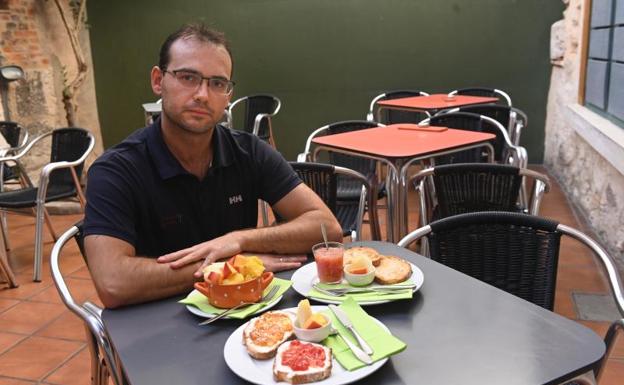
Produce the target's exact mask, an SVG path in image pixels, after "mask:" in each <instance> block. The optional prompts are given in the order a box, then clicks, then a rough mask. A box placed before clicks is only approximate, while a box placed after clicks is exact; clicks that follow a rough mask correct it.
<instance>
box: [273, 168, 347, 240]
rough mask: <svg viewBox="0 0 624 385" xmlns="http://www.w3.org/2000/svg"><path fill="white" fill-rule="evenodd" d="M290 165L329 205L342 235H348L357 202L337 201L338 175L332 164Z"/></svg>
mask: <svg viewBox="0 0 624 385" xmlns="http://www.w3.org/2000/svg"><path fill="white" fill-rule="evenodd" d="M290 165H291V166H292V168H293V169H294V170H295V172H296V173H297V175H299V178H301V180H302V181H303V183H305V184H306V185H307V186H308V187H310V189H312V191H314V192H315V193H316V194H317V195H318V196H319V197H320V198H321V200H322V201H323V202H325V204H326V205H327V207H329V209H330V210H331V212H332V213H333V214H334V216H335V217H336V219H338V223H340V226H341V227H342V232H343V235H345V236H347V235H350V234H351V231H352V230H353V229H354V228H355V224H356V221H357V208H358V202H354V203H353V202H338V200H337V191H338V178H337V176H338V175H337V174H336V169H335V168H334V166H333V165H331V164H324V163H298V162H290ZM276 215H277V214H276ZM278 221H279V220H278Z"/></svg>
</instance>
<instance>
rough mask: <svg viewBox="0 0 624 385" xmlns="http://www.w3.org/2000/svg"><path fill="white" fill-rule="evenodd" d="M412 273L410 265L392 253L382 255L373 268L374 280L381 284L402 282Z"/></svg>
mask: <svg viewBox="0 0 624 385" xmlns="http://www.w3.org/2000/svg"><path fill="white" fill-rule="evenodd" d="M411 275H412V265H410V264H409V262H407V261H406V260H404V259H402V258H399V257H395V256H393V255H384V256H383V257H382V258H381V262H380V263H379V266H377V267H376V268H375V281H376V282H377V283H380V284H382V285H392V284H395V283H399V282H403V281H405V280H406V279H408V278H409V277H410V276H411Z"/></svg>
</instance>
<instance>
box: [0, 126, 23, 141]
mask: <svg viewBox="0 0 624 385" xmlns="http://www.w3.org/2000/svg"><path fill="white" fill-rule="evenodd" d="M0 134H2V136H3V137H4V139H5V140H6V142H7V143H8V145H9V146H11V147H19V145H20V138H21V134H22V127H21V126H20V125H19V124H17V123H16V122H9V121H0Z"/></svg>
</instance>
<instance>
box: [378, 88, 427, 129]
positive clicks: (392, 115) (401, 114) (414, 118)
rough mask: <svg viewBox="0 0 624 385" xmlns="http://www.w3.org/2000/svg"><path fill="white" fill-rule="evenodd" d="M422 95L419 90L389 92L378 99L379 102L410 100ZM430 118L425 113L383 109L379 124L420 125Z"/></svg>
mask: <svg viewBox="0 0 624 385" xmlns="http://www.w3.org/2000/svg"><path fill="white" fill-rule="evenodd" d="M421 95H422V93H421V91H419V90H396V91H388V92H386V93H385V96H384V97H382V98H380V99H378V100H377V101H381V100H390V99H400V98H409V97H412V96H421ZM428 117H429V116H428V115H427V114H426V113H424V112H417V111H403V110H395V109H383V110H382V111H381V115H380V117H379V123H383V124H395V123H418V122H420V121H421V120H423V119H427V118H428Z"/></svg>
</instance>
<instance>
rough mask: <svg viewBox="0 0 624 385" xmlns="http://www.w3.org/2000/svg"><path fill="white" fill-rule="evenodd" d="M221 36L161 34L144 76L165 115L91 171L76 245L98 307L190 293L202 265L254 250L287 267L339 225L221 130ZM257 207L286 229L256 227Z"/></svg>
mask: <svg viewBox="0 0 624 385" xmlns="http://www.w3.org/2000/svg"><path fill="white" fill-rule="evenodd" d="M231 76H232V56H231V53H230V50H229V48H228V45H227V42H226V40H225V38H224V36H223V34H222V33H220V32H216V31H213V30H210V29H208V28H206V27H204V26H202V25H188V26H185V27H183V28H181V29H180V30H178V31H177V32H175V33H173V34H172V35H170V36H169V37H168V38H167V39H166V40H165V42H164V43H163V45H162V47H161V51H160V60H159V65H158V66H157V67H154V68H153V69H152V72H151V84H152V90H153V91H154V93H155V94H156V95H158V96H160V97H161V98H162V113H161V116H160V118H159V119H157V120H156V121H155V122H154V124H152V125H150V126H148V127H145V128H143V129H140V130H138V131H136V132H134V133H133V134H132V135H130V136H129V137H128V138H127V139H125V140H124V141H123V142H122V143H120V144H118V145H117V146H115V147H113V148H111V149H109V150H108V151H107V152H106V153H104V154H103V155H102V156H101V157H100V158H99V159H98V160H97V161H96V162H95V163H94V164H93V165H92V166H91V168H90V170H89V179H88V188H87V202H88V203H87V208H86V213H85V222H84V234H85V249H86V254H87V259H88V262H89V269H90V271H91V275H92V276H93V280H94V283H95V286H96V288H97V291H98V294H99V296H100V299H101V300H102V302H103V303H104V305H105V306H106V307H109V308H113V307H118V306H123V305H127V304H131V303H137V302H144V301H149V300H154V299H159V298H164V297H168V296H172V295H175V294H179V293H183V292H188V291H190V290H191V288H192V286H193V282H194V281H195V280H197V279H202V269H203V267H205V266H206V265H207V264H209V263H212V262H215V261H217V260H220V259H224V258H228V257H230V256H232V255H235V254H238V253H242V252H251V253H254V254H258V253H260V254H261V258H262V259H263V260H264V263H265V266H266V267H267V268H268V269H269V270H274V271H277V270H283V269H290V268H296V267H298V266H300V265H301V263H302V262H303V261H305V253H307V252H309V251H310V249H311V247H312V245H313V244H315V243H318V242H320V241H321V231H320V223H325V225H326V226H327V228H328V230H329V236H330V238H331V239H332V240H338V241H340V240H341V239H342V232H341V229H340V225H339V224H338V222H337V221H336V219H335V218H334V216H333V215H332V214H331V212H330V210H329V209H328V208H327V207H326V206H325V205H324V204H323V202H322V201H321V199H320V198H319V197H318V196H316V195H315V194H314V192H312V191H311V190H310V189H309V188H308V187H307V186H305V185H304V184H303V183H301V181H300V180H299V178H298V177H297V176H296V174H295V173H294V171H293V170H292V168H290V166H289V165H288V163H287V162H286V161H285V160H284V158H283V157H282V156H281V155H280V154H279V153H277V152H276V151H275V150H273V149H272V148H271V147H270V146H269V145H268V144H266V143H265V142H263V141H262V140H260V139H259V138H257V137H254V136H253V135H250V134H247V133H244V132H239V131H233V130H230V129H227V128H225V127H223V126H222V125H220V124H219V122H220V121H221V118H222V117H223V114H224V110H225V108H226V107H227V105H228V103H229V101H230V98H231V96H232V91H233V88H234V82H233V81H232V80H231ZM258 199H263V200H265V201H267V202H269V203H270V204H271V205H272V207H273V209H274V210H275V211H276V212H277V213H278V214H279V215H280V217H282V218H284V219H285V220H286V222H285V223H283V224H280V225H277V226H272V227H265V228H256V225H257V221H258V218H257V217H258V205H257V202H258Z"/></svg>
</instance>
